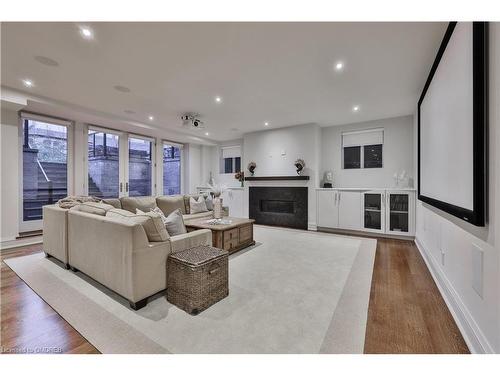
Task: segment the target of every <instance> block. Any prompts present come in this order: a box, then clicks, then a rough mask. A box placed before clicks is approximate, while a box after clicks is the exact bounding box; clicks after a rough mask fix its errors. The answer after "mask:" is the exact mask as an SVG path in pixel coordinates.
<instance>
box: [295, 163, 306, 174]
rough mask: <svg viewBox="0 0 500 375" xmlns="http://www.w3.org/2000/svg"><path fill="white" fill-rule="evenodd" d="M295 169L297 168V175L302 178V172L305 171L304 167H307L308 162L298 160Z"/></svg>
mask: <svg viewBox="0 0 500 375" xmlns="http://www.w3.org/2000/svg"><path fill="white" fill-rule="evenodd" d="M294 165H295V168H297V174H298V175H299V176H300V175H301V173H302V171H303V170H304V167H305V166H306V162H305V161H304V160H302V159H297V160H295V163H294Z"/></svg>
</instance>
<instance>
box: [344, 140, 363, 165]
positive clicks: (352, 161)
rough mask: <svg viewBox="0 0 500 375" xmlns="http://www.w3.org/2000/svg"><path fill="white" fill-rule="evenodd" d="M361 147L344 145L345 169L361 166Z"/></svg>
mask: <svg viewBox="0 0 500 375" xmlns="http://www.w3.org/2000/svg"><path fill="white" fill-rule="evenodd" d="M360 165H361V147H359V146H352V147H344V169H355V168H361V166H360Z"/></svg>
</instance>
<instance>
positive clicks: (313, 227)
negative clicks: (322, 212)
mask: <svg viewBox="0 0 500 375" xmlns="http://www.w3.org/2000/svg"><path fill="white" fill-rule="evenodd" d="M307 230H313V231H317V230H318V226H317V225H316V223H307Z"/></svg>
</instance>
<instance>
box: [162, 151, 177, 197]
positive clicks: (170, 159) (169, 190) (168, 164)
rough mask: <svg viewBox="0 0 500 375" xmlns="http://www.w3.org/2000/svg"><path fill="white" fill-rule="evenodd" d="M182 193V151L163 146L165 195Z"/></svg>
mask: <svg viewBox="0 0 500 375" xmlns="http://www.w3.org/2000/svg"><path fill="white" fill-rule="evenodd" d="M180 193H181V149H180V148H179V147H176V146H171V145H168V144H164V145H163V194H164V195H174V194H180Z"/></svg>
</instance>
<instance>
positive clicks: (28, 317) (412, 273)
mask: <svg viewBox="0 0 500 375" xmlns="http://www.w3.org/2000/svg"><path fill="white" fill-rule="evenodd" d="M40 251H42V248H41V245H34V246H29V247H23V248H17V249H12V250H7V251H3V252H2V253H1V259H2V263H1V269H0V272H1V284H0V291H1V293H0V297H1V298H0V301H1V321H2V322H1V335H0V337H1V347H2V350H3V351H4V352H9V351H10V352H12V351H13V352H15V351H19V352H26V351H28V352H33V351H35V350H37V349H38V350H40V349H43V348H47V350H48V351H49V352H50V353H99V352H98V350H97V349H96V348H95V347H94V346H92V345H91V344H90V343H89V342H88V341H87V340H85V338H84V337H82V336H81V335H80V334H79V333H78V332H77V331H76V330H75V329H74V328H73V327H72V326H71V325H69V324H68V323H67V322H66V321H65V320H64V319H63V318H61V317H60V316H59V315H58V314H57V313H56V312H55V311H54V310H53V309H52V308H51V307H50V306H49V305H47V304H46V303H45V302H44V301H43V300H42V299H41V298H40V297H38V295H37V294H35V292H33V291H32V290H31V289H30V288H29V287H28V286H27V285H26V284H25V283H24V282H23V281H22V280H21V279H20V278H19V277H18V276H17V275H16V274H15V273H14V272H12V271H11V270H10V268H9V267H7V265H6V264H5V263H3V260H4V259H7V258H11V257H16V256H22V255H28V254H32V253H36V252H40ZM468 352H469V351H468V349H467V346H466V344H465V342H464V340H463V338H462V336H461V334H460V331H459V330H458V328H457V326H456V324H455V322H454V321H453V318H452V316H451V314H450V312H449V311H448V309H447V307H446V304H445V303H444V301H443V299H442V297H441V295H440V293H439V291H438V289H437V287H436V285H435V284H434V281H433V280H432V277H431V275H430V273H429V271H428V270H427V267H426V265H425V263H424V261H423V259H422V257H421V256H420V253H419V252H418V250H417V248H416V247H415V245H414V244H413V242H410V241H402V240H392V239H378V244H377V253H376V256H375V267H374V272H373V279H372V287H371V295H370V306H369V310H368V321H367V327H366V339H365V353H468Z"/></svg>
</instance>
